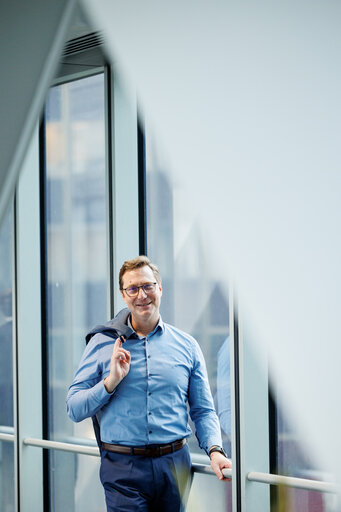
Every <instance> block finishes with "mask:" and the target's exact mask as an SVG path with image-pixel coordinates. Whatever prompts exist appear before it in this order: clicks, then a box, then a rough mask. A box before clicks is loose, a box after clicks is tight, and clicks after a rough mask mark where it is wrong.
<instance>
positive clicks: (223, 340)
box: [145, 132, 232, 510]
mask: <svg viewBox="0 0 341 512" xmlns="http://www.w3.org/2000/svg"><path fill="white" fill-rule="evenodd" d="M145 135H146V172H147V243H148V256H149V258H150V259H151V260H152V261H153V262H154V263H156V264H157V265H158V266H159V268H160V272H161V276H162V286H163V295H162V304H161V314H162V318H163V320H164V321H166V322H167V323H170V324H173V325H175V326H176V327H178V328H180V329H182V330H184V331H186V332H188V333H190V334H191V335H192V336H193V337H194V338H195V339H196V340H197V341H198V342H199V344H200V346H201V349H202V352H203V354H204V357H205V361H206V365H207V371H208V377H209V381H210V386H211V391H212V395H213V399H214V402H215V406H216V410H217V413H218V416H219V418H220V423H221V427H222V438H223V445H224V448H225V449H226V451H227V452H228V454H229V455H230V456H231V407H230V338H229V332H230V329H229V298H228V289H227V286H226V284H224V283H222V282H221V281H220V280H219V278H218V277H217V276H216V275H215V272H214V268H212V264H211V263H210V262H211V260H212V257H211V256H212V255H210V254H209V252H208V251H207V249H208V248H207V247H206V245H205V233H203V232H202V229H201V226H200V223H199V222H198V221H197V219H196V218H195V216H194V215H193V211H192V208H191V203H190V201H189V200H188V198H186V197H184V196H183V190H182V189H181V183H178V182H177V183H176V184H174V183H173V182H172V169H171V168H170V166H169V164H168V163H166V162H165V158H164V155H163V154H161V153H160V151H159V149H158V148H157V147H156V146H155V144H154V141H153V138H152V137H151V136H150V134H149V133H148V132H146V134H145ZM190 425H191V428H192V431H193V432H194V427H193V425H192V424H191V422H190ZM189 446H190V449H191V452H192V454H193V453H195V454H196V456H198V455H199V457H200V456H201V457H202V462H203V463H206V464H208V463H209V459H208V458H207V457H206V454H205V453H204V452H203V451H202V450H201V449H200V448H199V446H198V442H197V440H196V438H195V436H194V435H193V436H192V437H191V438H190V439H189ZM212 485H213V482H212V480H211V479H210V478H201V477H200V476H199V475H195V478H194V483H193V489H195V490H194V491H193V492H195V493H196V500H195V499H194V498H193V495H190V509H191V510H192V509H193V510H195V509H196V508H195V507H197V506H198V505H197V503H198V502H201V503H204V502H205V496H211V488H212ZM231 487H232V486H231V484H230V483H226V486H225V485H224V486H220V487H219V486H217V492H218V494H217V503H219V504H220V506H221V507H222V510H231V506H232V505H231ZM219 510H220V508H219Z"/></svg>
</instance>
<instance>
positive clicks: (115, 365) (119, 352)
mask: <svg viewBox="0 0 341 512" xmlns="http://www.w3.org/2000/svg"><path fill="white" fill-rule="evenodd" d="M130 360H131V357H130V352H129V351H128V350H125V349H124V348H123V347H122V340H121V339H120V338H117V340H116V341H115V345H114V350H113V351H112V356H111V360H110V373H109V375H108V376H107V377H106V378H105V379H104V386H105V389H106V390H107V392H108V393H112V392H113V391H114V389H115V388H116V386H118V384H119V383H120V382H121V380H123V379H124V377H126V375H127V374H128V372H129V370H130Z"/></svg>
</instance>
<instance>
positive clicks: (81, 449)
mask: <svg viewBox="0 0 341 512" xmlns="http://www.w3.org/2000/svg"><path fill="white" fill-rule="evenodd" d="M1 435H9V434H0V436H1ZM13 437H14V436H13ZM0 439H1V438H0ZM23 443H24V445H26V446H36V447H39V448H45V449H48V450H62V451H67V452H73V453H79V454H82V455H92V456H95V457H99V455H100V453H99V449H98V448H97V447H94V446H87V445H86V444H73V443H62V442H60V441H48V440H47V439H35V438H30V437H26V438H25V439H24V440H23ZM192 468H193V472H194V473H203V474H206V475H214V471H213V469H212V468H211V466H209V465H207V464H199V463H193V464H192ZM222 472H223V475H224V476H225V478H232V469H223V471H222ZM247 480H249V481H251V482H258V483H263V484H268V485H285V486H288V487H295V488H297V489H305V490H307V491H318V492H323V493H326V492H327V493H337V492H339V488H338V487H337V486H336V485H335V484H332V483H329V482H322V481H320V480H309V479H307V478H296V477H290V476H282V475H273V474H271V473H258V472H256V471H251V472H249V473H248V474H247Z"/></svg>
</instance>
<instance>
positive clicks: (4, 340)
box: [0, 209, 14, 512]
mask: <svg viewBox="0 0 341 512" xmlns="http://www.w3.org/2000/svg"><path fill="white" fill-rule="evenodd" d="M12 247H13V215H12V209H10V210H9V211H8V213H7V215H6V216H5V218H4V220H3V221H2V224H1V226H0V397H1V406H0V431H2V432H4V433H11V434H13V432H14V430H13V424H14V423H13V356H12V350H13V339H12V334H13V328H12V327H13V318H12V279H13V264H12V259H13V253H12ZM0 510H3V511H4V512H5V511H6V512H10V511H13V510H14V451H13V443H10V442H2V443H0Z"/></svg>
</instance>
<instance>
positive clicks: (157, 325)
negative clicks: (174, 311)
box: [127, 314, 165, 338]
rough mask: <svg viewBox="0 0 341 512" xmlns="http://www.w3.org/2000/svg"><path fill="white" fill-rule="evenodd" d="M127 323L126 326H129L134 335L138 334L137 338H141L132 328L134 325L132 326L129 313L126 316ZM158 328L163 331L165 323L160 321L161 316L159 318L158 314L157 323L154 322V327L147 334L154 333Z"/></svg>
mask: <svg viewBox="0 0 341 512" xmlns="http://www.w3.org/2000/svg"><path fill="white" fill-rule="evenodd" d="M127 324H128V327H130V329H131V330H132V331H133V332H134V333H135V334H136V336H138V337H139V338H141V336H139V335H138V334H137V333H136V331H135V330H134V327H133V326H132V324H131V314H130V315H129V316H128V320H127ZM159 329H161V331H162V332H164V330H165V324H164V323H163V321H162V318H161V315H160V316H159V321H158V323H157V324H156V326H155V328H154V329H153V330H152V332H150V333H148V334H149V335H150V334H155V333H156V331H158V330H159Z"/></svg>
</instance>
